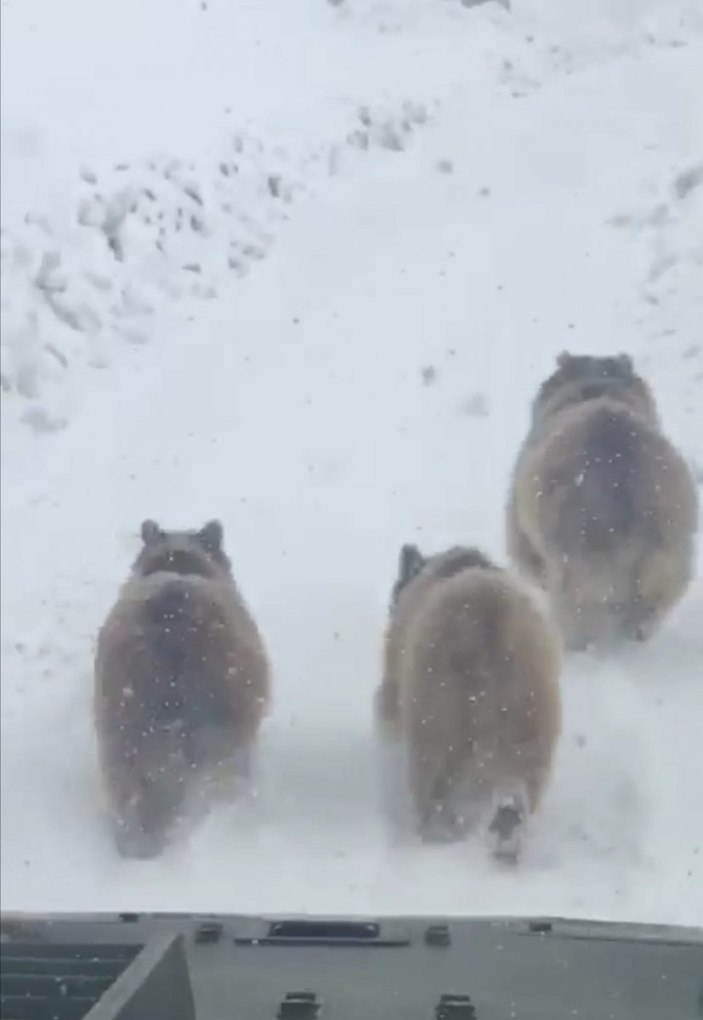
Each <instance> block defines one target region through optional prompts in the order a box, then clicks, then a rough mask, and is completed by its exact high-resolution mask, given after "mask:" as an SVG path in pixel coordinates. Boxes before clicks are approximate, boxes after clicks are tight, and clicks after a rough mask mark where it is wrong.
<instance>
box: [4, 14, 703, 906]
mask: <svg viewBox="0 0 703 1020" xmlns="http://www.w3.org/2000/svg"><path fill="white" fill-rule="evenodd" d="M699 7H700V5H699V4H698V3H696V2H693V0H598V2H597V3H589V4H584V3H582V4H580V5H574V4H570V5H567V4H564V3H563V2H562V0H512V2H511V3H507V2H506V3H501V2H485V3H461V2H459V0H384V2H381V0H337V2H332V0H328V2H323V0H318V2H316V3H297V4H293V3H284V2H280V0H260V2H258V3H256V4H250V3H244V2H241V0H237V2H228V3H224V2H221V0H203V2H202V3H201V2H196V0H193V2H187V3H186V2H182V3H178V4H174V3H172V2H166V0H152V2H151V3H149V4H145V3H142V2H137V0H122V2H120V3H119V4H118V3H111V4H106V3H102V4H95V3H90V2H88V0H62V3H60V4H59V3H55V2H49V0H22V2H20V0H6V2H4V3H3V8H2V19H3V26H2V61H1V63H2V222H3V229H2V458H3V462H2V560H1V569H2V578H1V580H2V791H1V792H2V830H1V832H2V835H1V839H2V904H3V909H4V910H30V911H38V912H46V911H103V910H104V911H113V910H120V911H129V910H135V911H136V910H159V911H229V912H238V913H256V914H259V913H275V914H294V913H306V914H316V913H322V914H354V915H366V914H372V915H383V914H394V915H398V914H431V915H435V916H438V915H445V914H461V915H480V914H521V915H534V914H540V915H562V916H571V917H589V918H602V919H617V920H637V921H647V922H666V923H678V924H692V925H698V924H700V923H701V920H702V918H703V855H702V854H701V846H702V845H703V812H702V811H701V810H700V802H701V798H700V731H701V726H702V725H703V687H702V686H701V681H702V678H703V632H702V631H701V618H702V613H703V581H702V580H701V560H700V554H699V551H698V547H697V539H696V536H697V532H698V521H699V508H698V500H699V492H700V482H701V479H702V477H703V474H702V472H703V409H702V408H703V405H702V402H701V386H702V385H703V347H702V346H701V335H700V324H701V321H703V268H702V267H703V248H702V247H701V238H702V237H703V127H702V124H701V118H700V110H699V106H700V102H698V103H697V102H696V100H695V98H694V97H700V96H701V95H703V19H702V18H701V12H700V10H699Z"/></svg>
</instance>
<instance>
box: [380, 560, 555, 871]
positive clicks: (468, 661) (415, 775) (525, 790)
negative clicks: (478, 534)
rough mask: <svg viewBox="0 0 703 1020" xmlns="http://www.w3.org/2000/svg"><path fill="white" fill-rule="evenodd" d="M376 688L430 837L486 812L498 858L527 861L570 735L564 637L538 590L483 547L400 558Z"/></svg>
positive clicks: (459, 828)
mask: <svg viewBox="0 0 703 1020" xmlns="http://www.w3.org/2000/svg"><path fill="white" fill-rule="evenodd" d="M384 651H385V659H384V670H383V679H382V682H381V685H380V687H379V688H378V689H377V691H376V694H375V712H376V717H377V721H378V724H379V726H380V730H381V733H382V734H383V735H384V736H385V737H386V738H387V739H389V740H390V741H396V742H400V743H401V744H403V745H405V750H406V752H407V765H408V775H409V783H410V793H411V797H412V801H413V804H414V809H415V816H416V819H417V826H418V829H419V832H420V835H421V836H422V837H423V838H424V839H426V840H433V839H456V838H460V837H462V836H464V835H465V834H466V833H468V832H469V831H470V830H471V829H472V828H475V827H476V825H477V824H478V823H479V822H480V820H481V818H482V817H484V816H485V815H486V812H488V818H487V825H488V833H489V834H490V837H491V839H492V841H493V852H494V853H495V855H496V856H497V857H500V858H504V859H510V860H515V859H517V857H518V855H519V852H520V847H521V841H522V833H523V831H524V825H525V823H526V822H527V820H528V818H529V817H530V816H531V815H532V814H533V813H534V812H535V811H536V810H537V808H538V806H539V804H540V801H541V798H542V794H543V791H544V789H545V787H546V784H547V782H548V780H549V778H550V772H551V767H552V759H553V755H554V751H555V748H556V745H557V741H558V739H559V735H560V732H561V692H560V672H561V644H560V641H559V637H558V633H557V631H556V629H555V628H554V627H553V626H552V624H551V623H550V621H549V618H548V616H547V615H546V613H545V611H544V610H543V609H542V607H541V606H540V604H539V597H538V596H537V595H536V593H533V592H532V591H529V590H528V589H526V588H523V586H522V584H521V583H520V582H519V581H518V580H517V578H516V577H514V576H513V575H512V574H511V573H510V572H509V571H507V570H505V569H502V568H500V567H498V566H496V565H494V564H493V563H492V562H491V561H490V560H489V559H488V558H487V557H486V556H484V555H483V553H481V552H480V551H479V550H477V549H474V548H467V547H462V546H457V547H454V548H451V549H448V550H447V551H445V552H443V553H440V554H438V555H435V556H430V557H427V558H426V557H425V556H423V555H422V553H421V552H420V551H419V549H418V548H417V547H416V546H414V545H404V546H403V548H402V550H401V553H400V562H399V569H398V577H397V580H396V582H395V585H394V588H393V594H392V599H391V606H390V615H389V623H388V627H387V631H386V639H385V650H384Z"/></svg>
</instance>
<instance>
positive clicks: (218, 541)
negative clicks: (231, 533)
mask: <svg viewBox="0 0 703 1020" xmlns="http://www.w3.org/2000/svg"><path fill="white" fill-rule="evenodd" d="M224 537H225V532H224V528H223V527H222V523H221V522H220V521H217V520H213V521H208V522H207V524H204V525H203V527H202V528H201V529H200V531H199V532H198V539H199V540H200V543H201V545H202V546H203V547H204V548H205V549H207V551H208V552H211V553H218V552H221V551H222V542H223V540H224Z"/></svg>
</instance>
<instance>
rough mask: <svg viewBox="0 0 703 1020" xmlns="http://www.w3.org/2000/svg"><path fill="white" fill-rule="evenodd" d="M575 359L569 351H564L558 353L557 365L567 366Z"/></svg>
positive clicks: (559, 366) (560, 366)
mask: <svg viewBox="0 0 703 1020" xmlns="http://www.w3.org/2000/svg"><path fill="white" fill-rule="evenodd" d="M573 360H574V356H573V354H569V352H568V351H562V352H561V354H557V367H558V368H566V366H567V365H568V364H569V363H570V362H571V361H573Z"/></svg>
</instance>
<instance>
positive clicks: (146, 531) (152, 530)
mask: <svg viewBox="0 0 703 1020" xmlns="http://www.w3.org/2000/svg"><path fill="white" fill-rule="evenodd" d="M139 533H140V535H141V537H142V542H143V543H144V545H153V544H154V543H155V542H158V541H159V539H160V538H163V535H164V533H163V531H162V530H161V528H160V527H159V525H158V524H157V523H156V521H152V520H146V521H142V526H141V528H140V529H139Z"/></svg>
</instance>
